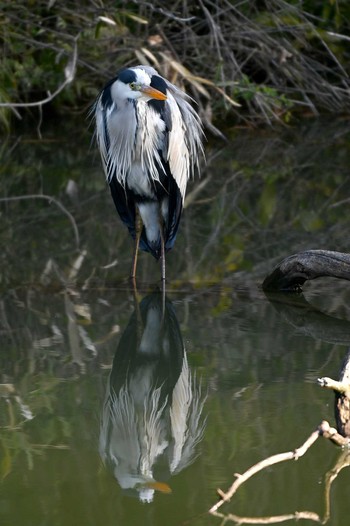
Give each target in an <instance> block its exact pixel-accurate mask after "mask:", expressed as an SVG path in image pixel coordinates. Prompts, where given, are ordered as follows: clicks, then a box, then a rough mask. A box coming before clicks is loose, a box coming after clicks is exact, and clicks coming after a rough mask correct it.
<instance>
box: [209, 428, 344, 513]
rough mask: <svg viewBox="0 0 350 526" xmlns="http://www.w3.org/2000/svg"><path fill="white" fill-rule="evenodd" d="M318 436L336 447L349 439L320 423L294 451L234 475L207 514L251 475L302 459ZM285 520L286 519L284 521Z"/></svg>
mask: <svg viewBox="0 0 350 526" xmlns="http://www.w3.org/2000/svg"><path fill="white" fill-rule="evenodd" d="M319 436H324V437H325V438H329V439H330V440H331V441H332V442H334V443H336V444H337V445H344V444H349V439H346V438H344V437H342V436H341V435H339V434H338V433H337V431H336V429H334V428H333V427H330V425H329V423H328V422H326V421H323V422H321V424H320V425H319V426H318V428H317V429H316V430H315V431H313V432H312V433H311V435H310V436H309V438H308V439H307V440H306V441H305V442H304V443H303V444H302V445H301V446H300V447H299V448H297V449H295V450H294V451H288V452H286V453H279V454H277V455H273V456H271V457H268V458H266V459H264V460H262V461H260V462H258V463H257V464H255V465H254V466H252V467H250V468H249V469H248V470H247V471H246V472H245V473H243V474H242V475H240V474H236V477H237V479H236V480H235V482H234V483H233V484H232V486H231V487H230V488H229V490H228V491H227V492H226V493H225V492H224V491H222V490H218V494H219V495H220V497H221V500H219V502H217V503H216V504H215V505H214V506H212V507H211V508H210V510H209V513H212V514H215V512H216V511H217V510H218V508H220V506H222V505H223V504H224V503H225V502H227V501H229V500H230V499H231V497H232V496H233V495H234V494H235V493H236V491H237V490H238V488H239V487H240V486H241V485H242V484H243V483H244V482H246V481H247V480H248V479H250V478H251V477H252V476H253V475H255V474H256V473H258V472H259V471H262V470H263V469H265V468H267V467H269V466H273V465H274V464H278V463H280V462H284V461H285V460H298V459H299V458H300V457H302V456H303V455H304V454H305V453H306V451H307V450H308V449H309V448H310V447H311V446H312V444H314V442H316V440H317V439H318V437H319ZM284 520H287V519H284Z"/></svg>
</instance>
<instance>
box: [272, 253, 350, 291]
mask: <svg viewBox="0 0 350 526" xmlns="http://www.w3.org/2000/svg"><path fill="white" fill-rule="evenodd" d="M326 276H328V277H333V278H339V279H346V280H348V281H350V254H346V253H342V252H333V251H331V250H306V251H304V252H299V253H297V254H293V255H292V256H288V257H287V258H285V259H283V261H281V263H279V264H278V265H277V266H276V267H275V268H274V269H273V270H272V272H271V273H270V274H268V276H266V278H265V279H264V281H263V284H262V288H263V290H264V291H276V290H290V291H293V290H294V291H296V290H297V291H300V290H301V287H302V285H303V284H304V283H305V281H307V280H312V279H316V278H321V277H326Z"/></svg>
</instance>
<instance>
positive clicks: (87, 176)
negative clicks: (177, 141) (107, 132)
mask: <svg viewBox="0 0 350 526" xmlns="http://www.w3.org/2000/svg"><path fill="white" fill-rule="evenodd" d="M89 141H90V137H89V135H88V134H87V133H86V132H81V133H77V134H76V135H75V136H74V137H72V136H71V135H68V132H67V130H64V129H63V128H58V129H55V130H49V129H48V130H44V133H43V140H40V141H39V140H37V139H36V137H35V136H34V135H31V134H29V133H28V132H23V133H21V134H20V133H19V134H18V135H17V136H16V137H13V138H12V139H10V140H9V141H8V142H7V144H6V145H5V146H6V147H5V146H4V147H3V151H2V157H3V159H2V163H1V189H2V195H3V196H4V197H14V196H30V195H31V196H33V197H32V198H29V199H25V200H22V199H21V200H15V201H10V200H9V201H7V202H1V203H0V206H1V216H2V221H1V226H0V240H1V246H2V254H1V267H0V283H1V292H2V299H1V303H0V329H1V342H2V346H1V347H2V350H1V354H0V362H1V378H0V380H1V392H0V395H1V398H0V405H1V410H0V425H1V429H0V451H1V458H0V477H1V480H2V482H1V488H0V522H1V524H4V525H12V524H16V525H23V526H24V525H25V526H27V525H31V524H33V525H37V524H51V525H56V524H57V525H61V524H66V525H69V524H72V525H73V524H74V525H75V524H94V525H99V524H101V525H102V524H103V525H104V526H108V525H112V524H113V525H114V524H123V525H129V524H130V525H134V524H149V525H152V526H153V525H154V526H157V525H158V524H159V525H160V524H164V523H166V524H169V525H179V524H193V525H196V524H198V525H199V524H201V525H202V524H216V523H218V524H219V523H220V520H219V519H218V518H215V517H211V516H210V515H209V514H208V509H209V508H210V507H211V506H212V505H213V504H214V503H215V502H216V501H217V495H216V490H217V488H221V489H223V490H225V489H227V488H228V487H229V486H230V484H231V483H232V482H233V480H234V473H242V472H244V471H245V470H246V469H248V468H249V467H250V466H251V465H253V464H254V463H256V462H258V461H260V460H262V459H263V458H266V457H268V456H270V455H273V454H276V453H279V452H283V451H288V450H294V449H295V448H296V447H298V446H299V445H301V444H302V443H303V441H304V440H305V439H306V438H307V437H308V436H309V435H310V433H311V432H312V431H313V430H314V429H315V428H316V427H317V426H318V425H319V423H320V422H321V421H322V420H323V419H326V420H328V421H329V422H330V423H331V424H332V425H334V417H333V395H332V393H328V392H326V391H323V390H322V389H321V388H320V387H318V385H317V382H316V380H317V378H318V377H320V376H332V377H336V376H337V374H338V372H339V369H340V365H341V362H342V360H343V357H344V356H345V354H346V352H347V350H348V347H349V341H350V325H349V318H350V313H349V308H348V305H349V295H350V285H349V284H347V283H346V282H345V283H343V282H339V281H337V280H317V281H315V282H314V283H311V284H308V285H307V286H306V287H305V290H304V295H303V296H298V295H287V296H286V295H275V296H272V297H271V296H270V297H266V296H265V294H264V293H263V292H262V290H261V286H260V285H261V282H262V280H263V278H264V276H265V275H266V274H267V273H268V272H269V271H270V270H271V269H272V268H273V266H274V265H275V264H276V263H277V262H278V261H279V260H281V259H283V257H286V256H287V255H290V254H292V253H295V252H298V251H299V250H303V249H308V248H323V249H329V250H339V251H344V252H346V251H348V239H349V237H348V232H349V227H350V225H349V214H348V213H347V210H348V199H349V196H350V184H349V180H348V166H349V158H350V148H349V135H348V127H347V124H346V123H345V122H339V121H338V122H335V121H321V120H320V121H310V122H306V123H304V124H301V125H299V126H295V127H291V128H288V129H285V130H276V131H266V130H265V131H255V132H249V131H247V130H239V131H235V132H233V133H232V137H231V139H230V141H229V142H228V143H227V145H224V144H215V145H208V148H207V157H208V165H207V168H206V169H205V171H204V173H203V176H202V179H201V183H202V184H201V187H200V190H198V188H199V183H198V181H194V182H193V183H192V184H191V185H190V188H189V191H188V206H187V208H186V210H185V213H184V216H183V220H182V224H181V230H180V234H179V236H178V239H177V242H176V245H175V248H174V250H173V251H172V252H171V253H169V257H168V260H167V275H168V281H167V285H166V295H165V298H164V297H163V295H162V293H161V292H160V291H159V282H158V279H159V274H160V270H159V267H158V265H157V263H156V262H155V261H154V260H153V259H152V258H151V256H150V255H148V254H142V255H141V257H140V267H139V280H138V290H137V291H135V290H133V289H132V287H130V286H129V284H128V281H127V280H126V277H127V275H128V270H129V266H130V261H131V253H132V245H131V241H130V239H129V238H128V235H127V233H126V232H125V229H124V228H123V226H122V225H120V223H119V219H118V218H117V217H116V213H115V211H114V208H113V203H112V200H111V198H110V196H109V194H108V189H107V188H106V185H105V183H104V180H103V176H102V170H101V168H100V164H99V159H98V157H97V155H96V154H95V153H94V149H93V148H90V144H89ZM41 195H45V196H48V197H53V198H54V200H51V201H49V200H48V199H46V198H42V197H38V196H41ZM34 196H36V197H34ZM341 455H342V452H341V451H340V450H339V449H337V448H336V447H335V446H333V445H332V444H330V443H329V442H327V441H326V440H324V439H319V440H318V441H317V442H316V444H315V445H314V446H313V447H312V448H311V449H310V450H309V451H308V452H307V453H306V455H305V456H304V457H302V458H300V459H299V460H298V461H297V462H290V463H284V464H281V465H276V466H274V467H272V468H269V469H268V470H265V471H264V472H262V473H260V474H258V475H256V476H255V477H253V478H252V479H251V480H250V481H249V482H247V483H246V484H244V485H243V486H242V487H241V488H240V489H239V490H238V492H237V494H236V495H235V496H234V498H233V499H232V501H231V502H230V503H229V504H227V505H225V506H223V507H222V508H221V510H222V512H227V513H233V514H235V515H238V516H243V517H247V516H248V517H266V516H276V515H282V514H292V513H294V512H296V511H310V512H313V513H314V514H318V515H319V517H320V519H321V520H322V519H323V518H324V517H325V516H326V518H327V519H328V524H330V525H332V526H333V525H334V526H335V525H339V526H340V525H341V526H342V525H345V524H347V517H348V516H349V513H350V503H349V502H350V501H349V499H348V488H349V483H350V474H349V473H350V472H349V470H348V469H346V467H344V469H342V470H341V471H340V467H341V466H346V464H347V463H348V462H349V459H348V457H345V458H344V459H343V458H342V457H341ZM339 462H342V463H343V464H339V465H338V467H337V468H336V469H338V470H339V475H338V477H337V478H335V480H334V481H333V483H332V486H331V489H329V485H328V486H327V480H329V474H330V472H331V470H333V469H335V466H337V463H339ZM327 474H328V475H327ZM327 477H328V478H327ZM327 488H328V489H327ZM327 492H328V494H330V496H331V498H330V506H328V507H327V498H326V495H327ZM312 517H313V518H315V515H312ZM308 522H310V523H311V522H314V521H313V520H312V519H311V518H310V520H309V521H308Z"/></svg>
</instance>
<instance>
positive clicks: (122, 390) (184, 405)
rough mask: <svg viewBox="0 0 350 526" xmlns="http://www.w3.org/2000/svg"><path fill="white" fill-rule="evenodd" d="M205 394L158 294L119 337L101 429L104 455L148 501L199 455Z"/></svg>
mask: <svg viewBox="0 0 350 526" xmlns="http://www.w3.org/2000/svg"><path fill="white" fill-rule="evenodd" d="M205 399H206V396H205V395H203V394H202V392H201V386H200V383H199V382H198V381H197V379H196V377H195V376H193V375H192V374H191V371H190V369H189V366H188V362H187V357H186V352H185V349H184V346H183V342H182V337H181V333H180V327H179V323H178V321H177V318H176V315H175V311H174V309H173V306H172V304H171V302H170V301H169V300H168V299H167V298H165V302H164V298H163V296H162V294H161V293H160V292H155V293H153V294H150V295H149V296H147V297H145V298H144V299H143V300H142V302H141V303H140V305H139V306H138V307H137V308H136V309H135V312H134V314H133V315H132V317H131V319H130V321H129V324H128V326H127V328H126V329H125V331H124V333H123V335H122V337H121V340H120V342H119V345H118V348H117V351H116V353H115V356H114V360H113V367H112V371H111V374H110V377H109V381H108V386H107V391H106V397H105V401H104V407H103V411H102V419H101V428H100V441H99V447H100V455H101V457H102V460H103V461H104V463H105V465H106V466H108V467H109V468H110V469H111V470H112V472H113V474H114V476H115V478H116V479H117V481H118V483H119V484H120V486H121V488H122V489H123V490H125V491H127V492H128V493H129V494H131V495H135V496H138V498H139V499H140V500H141V501H143V502H151V501H152V500H153V498H154V493H155V491H156V490H158V491H161V492H163V493H169V492H170V491H171V489H170V487H169V486H168V484H167V483H165V482H161V481H164V480H168V479H169V478H170V477H171V476H172V475H175V474H177V473H179V472H180V471H182V470H183V469H184V468H185V467H187V466H189V465H190V464H191V463H192V462H193V460H194V459H195V458H196V452H195V449H196V446H197V444H198V443H199V442H200V440H201V438H202V436H203V431H204V426H205V420H204V419H203V418H202V411H203V405H204V402H205Z"/></svg>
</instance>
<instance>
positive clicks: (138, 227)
mask: <svg viewBox="0 0 350 526" xmlns="http://www.w3.org/2000/svg"><path fill="white" fill-rule="evenodd" d="M135 209H136V210H135V232H136V236H135V244H134V255H133V258H132V264H131V274H130V277H131V279H132V280H134V279H135V278H136V267H137V256H138V252H139V245H140V237H141V232H142V227H143V224H142V218H141V214H140V211H139V209H138V207H137V206H136V207H135Z"/></svg>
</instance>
